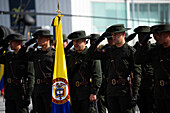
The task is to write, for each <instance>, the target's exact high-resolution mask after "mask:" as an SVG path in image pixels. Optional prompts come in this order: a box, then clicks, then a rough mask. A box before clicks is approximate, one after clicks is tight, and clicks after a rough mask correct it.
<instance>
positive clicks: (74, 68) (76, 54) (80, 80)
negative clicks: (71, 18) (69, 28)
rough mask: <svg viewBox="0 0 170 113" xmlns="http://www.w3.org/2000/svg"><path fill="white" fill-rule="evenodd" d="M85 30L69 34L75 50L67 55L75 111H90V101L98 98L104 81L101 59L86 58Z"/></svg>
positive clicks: (81, 112)
mask: <svg viewBox="0 0 170 113" xmlns="http://www.w3.org/2000/svg"><path fill="white" fill-rule="evenodd" d="M85 36H86V34H85V31H75V32H73V33H71V34H70V35H69V36H68V39H70V40H73V45H74V49H75V51H73V52H71V54H68V55H67V58H68V63H67V64H68V65H67V68H68V75H69V86H70V96H71V102H72V109H73V112H74V113H89V112H90V111H89V110H90V102H94V101H96V99H97V93H98V90H99V87H100V85H101V82H102V73H101V64H100V61H96V60H86V58H85V55H86V52H87V47H86V46H85V45H86V39H85Z"/></svg>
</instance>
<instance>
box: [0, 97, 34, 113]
mask: <svg viewBox="0 0 170 113" xmlns="http://www.w3.org/2000/svg"><path fill="white" fill-rule="evenodd" d="M31 109H32V104H30V105H29V110H31ZM0 113H5V100H4V98H3V96H0Z"/></svg>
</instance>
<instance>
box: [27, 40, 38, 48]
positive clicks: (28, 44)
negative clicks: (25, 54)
mask: <svg viewBox="0 0 170 113" xmlns="http://www.w3.org/2000/svg"><path fill="white" fill-rule="evenodd" d="M36 39H37V38H32V39H30V40H29V41H27V42H26V43H25V46H27V47H28V46H30V45H31V44H33V43H34V42H36Z"/></svg>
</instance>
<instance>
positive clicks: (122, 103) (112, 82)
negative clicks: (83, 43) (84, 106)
mask: <svg viewBox="0 0 170 113" xmlns="http://www.w3.org/2000/svg"><path fill="white" fill-rule="evenodd" d="M92 54H93V55H92V56H91V57H92V58H94V59H102V60H106V68H107V70H108V73H107V74H108V77H107V78H106V79H107V89H106V96H107V104H108V111H109V113H113V112H114V113H124V112H126V113H132V107H131V94H130V92H131V89H132V93H133V94H138V90H139V86H140V81H141V77H140V75H141V67H140V65H136V64H135V63H134V49H133V48H132V47H130V46H129V45H128V44H127V43H125V44H124V45H123V46H122V47H120V48H117V47H116V46H110V47H108V48H106V49H105V50H103V52H98V51H96V52H93V53H92ZM132 73H133V79H132V85H130V84H129V81H128V80H127V79H128V78H129V76H132V75H131V74H132ZM129 80H130V79H129ZM130 87H131V88H130Z"/></svg>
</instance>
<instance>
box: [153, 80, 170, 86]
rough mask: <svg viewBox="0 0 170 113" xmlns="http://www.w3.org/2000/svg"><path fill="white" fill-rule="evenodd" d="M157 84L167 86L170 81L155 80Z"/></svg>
mask: <svg viewBox="0 0 170 113" xmlns="http://www.w3.org/2000/svg"><path fill="white" fill-rule="evenodd" d="M155 85H159V86H167V85H170V81H166V80H158V81H155Z"/></svg>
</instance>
